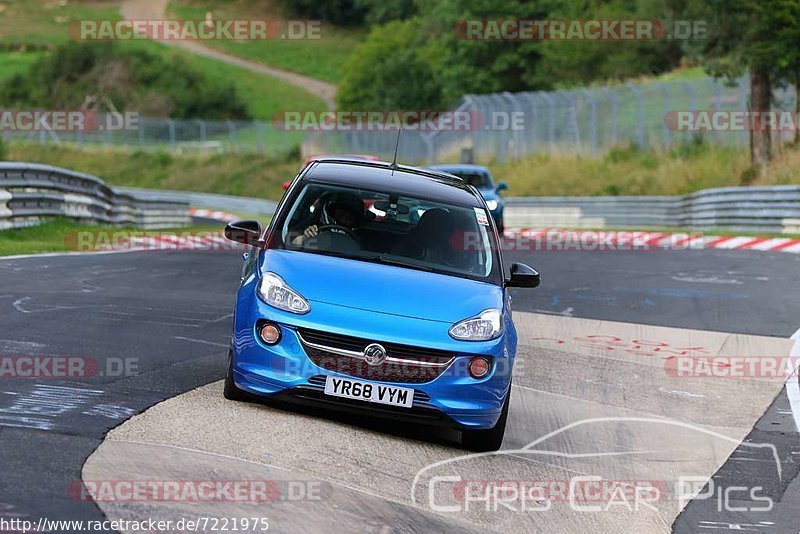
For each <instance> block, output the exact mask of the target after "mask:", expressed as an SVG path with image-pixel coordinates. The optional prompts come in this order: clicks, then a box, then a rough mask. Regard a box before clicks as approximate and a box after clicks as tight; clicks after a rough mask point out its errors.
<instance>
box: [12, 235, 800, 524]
mask: <svg viewBox="0 0 800 534" xmlns="http://www.w3.org/2000/svg"><path fill="white" fill-rule="evenodd" d="M532 256H533V257H532ZM509 259H510V260H520V261H527V262H528V263H531V264H533V265H535V266H537V267H539V268H540V269H541V271H542V273H543V280H544V281H543V286H542V287H541V288H540V289H538V290H535V291H529V292H524V293H523V292H516V294H515V300H514V307H515V309H516V310H518V311H530V312H535V314H524V313H520V314H519V316H520V317H519V319H517V321H518V322H520V321H522V322H524V323H525V325H526V326H525V327H524V328H523V329H521V330H524V331H525V337H524V339H522V343H521V345H522V347H521V361H523V362H524V366H523V368H522V371H523V374H522V375H521V379H520V380H518V381H517V383H518V385H520V386H524V387H518V388H516V389H515V392H514V396H513V398H514V404H513V405H512V417H511V421H512V422H511V427H510V430H509V433H508V438H507V442H506V444H505V445H504V448H505V449H512V448H520V447H523V446H524V445H526V444H527V443H530V441H531V440H532V439H534V438H536V437H540V436H542V435H544V433H545V431H548V432H549V431H556V430H558V429H559V428H562V427H563V426H564V425H565V424H569V423H571V422H575V421H583V420H586V419H587V418H598V417H601V418H614V422H613V424H611V425H610V426H608V425H607V426H605V427H603V428H599V429H598V428H592V429H587V430H586V431H581V432H578V431H576V433H574V435H564V436H563V439H559V440H557V441H556V442H555V450H556V451H561V452H562V453H563V452H565V451H572V450H573V449H574V448H575V447H577V446H578V445H583V444H593V445H598V447H593V448H592V450H591V451H584V453H586V454H588V453H589V452H591V453H602V452H608V450H609V449H613V450H614V451H616V452H617V453H619V452H621V450H623V449H626V448H627V449H628V450H637V451H638V450H647V451H650V455H651V457H649V458H647V459H643V460H637V461H634V462H628V463H626V462H613V463H606V464H603V463H602V462H601V463H594V464H592V462H590V461H589V460H586V459H581V460H576V459H574V458H572V459H569V460H561V461H541V459H531V458H527V459H518V458H516V457H512V456H508V458H507V461H508V464H507V465H505V464H501V465H497V464H492V465H491V466H486V465H469V466H467V467H465V468H464V469H463V472H465V473H467V474H470V473H471V474H473V475H474V476H475V477H484V478H486V477H487V475H486V474H487V473H490V474H491V476H492V477H495V478H498V477H499V478H504V477H505V478H509V477H511V476H514V477H516V478H517V479H520V478H522V479H527V480H543V479H544V480H563V479H564V478H565V473H576V472H577V473H584V474H588V473H595V472H601V474H603V475H605V477H606V478H607V477H609V476H616V477H618V478H617V479H623V480H631V479H637V480H639V479H641V478H643V477H649V478H647V479H648V480H652V479H657V480H661V481H668V482H669V483H672V482H674V480H675V476H676V473H678V474H680V473H685V472H689V473H691V474H698V475H702V476H704V477H706V479H707V478H708V477H710V476H711V475H713V474H714V473H715V472H716V475H715V477H717V479H720V480H731V481H736V480H738V481H743V480H745V479H749V480H751V484H752V480H753V479H754V478H756V479H758V480H764V481H765V485H766V486H768V488H769V491H770V492H771V493H770V495H772V496H773V497H775V501H776V503H777V504H776V506H775V509H774V511H773V512H772V513H771V514H770V515H769V516H768V518H767V519H764V516H763V515H761V516H756V517H753V516H752V514H750V513H748V512H731V513H729V512H716V511H715V510H713V509H709V508H708V507H709V505H710V503H711V502H712V501H710V500H702V501H700V500H696V501H693V502H692V503H690V504H689V505H688V506H687V507H686V509H685V510H684V512H683V514H682V515H681V516H680V517H678V519H677V522H676V523H675V528H676V530H677V531H681V532H695V531H698V532H699V531H713V530H720V529H721V530H725V529H731V530H743V528H742V525H745V524H747V525H757V526H756V527H748V528H751V529H755V530H763V531H768V532H796V531H797V529H796V525H798V524H800V517H799V516H800V513H799V512H798V507H797V506H796V503H797V502H798V494H800V492H799V491H798V488H797V486H796V485H797V480H796V479H795V476H796V474H797V473H796V468H795V467H794V466H795V465H796V464H797V461H796V458H797V454H798V453H800V447H799V446H798V435H797V433H796V427H795V422H794V419H793V415H792V411H791V409H790V408H789V401H788V399H787V396H786V393H785V392H784V390H783V388H782V384H780V383H775V382H774V381H722V382H720V381H714V380H710V381H702V382H691V383H687V382H686V381H685V380H684V381H682V382H681V381H677V382H676V380H677V379H675V378H673V377H670V376H668V374H666V373H665V372H664V364H663V361H661V359H659V358H652V357H650V358H647V357H645V358H644V359H643V358H642V356H643V354H636V352H640V353H641V352H642V351H641V348H640V349H639V350H633V353H631V352H630V351H629V350H626V349H631V347H623V346H622V345H623V344H627V343H631V342H632V340H635V339H639V340H641V339H642V338H645V339H648V340H650V341H658V342H659V343H667V344H669V345H670V346H672V347H678V346H680V345H682V344H684V343H690V344H692V343H693V342H702V343H703V344H704V345H703V346H705V347H706V348H708V349H709V350H711V351H712V352H713V353H715V354H744V355H749V354H761V353H763V351H765V350H766V351H772V354H780V355H783V354H785V352H786V351H788V350H790V347H791V343H790V342H788V341H787V340H786V338H788V337H789V336H790V335H791V334H792V333H793V332H794V331H795V330H797V328H798V327H799V326H800V313H798V312H799V311H800V303H798V301H799V300H800V299H798V297H799V296H800V295H798V290H797V288H798V287H800V284H798V282H800V280H798V278H800V257H798V256H796V255H792V254H780V253H757V252H751V251H713V250H705V251H685V252H679V251H652V252H618V253H615V252H597V253H588V252H546V253H545V252H542V253H537V254H531V253H510V254H509ZM239 267H240V259H239V257H238V254H236V253H210V252H186V251H184V252H142V253H126V254H108V255H92V256H52V257H39V258H22V259H0V306H1V307H2V309H3V313H2V314H0V354H1V355H5V356H8V355H11V356H19V355H38V356H41V355H62V356H65V355H67V356H85V357H88V358H91V359H92V360H93V361H96V362H97V366H98V369H99V370H100V371H101V373H98V375H95V376H92V377H88V378H80V379H71V380H62V379H36V380H26V379H4V380H3V383H2V385H3V387H2V389H1V390H0V442H1V443H2V447H1V448H0V462H2V465H3V476H2V480H1V482H2V484H1V485H0V514H2V517H20V518H30V519H38V518H39V517H47V518H49V519H89V518H100V517H102V512H101V510H100V508H98V507H97V505H95V504H94V503H92V502H82V501H80V500H76V498H75V496H74V494H72V495H71V492H70V489H71V488H74V487H75V486H74V484H75V483H76V481H79V480H80V479H81V476H82V475H81V468H82V466H83V464H84V461H85V460H86V458H87V457H89V455H90V454H92V452H93V451H95V449H97V448H98V446H99V445H100V444H101V443H102V439H103V436H104V435H105V434H106V433H107V432H108V431H109V430H110V429H112V428H114V427H116V426H118V425H119V424H120V423H122V422H123V421H125V420H128V419H129V418H130V417H131V416H132V415H134V414H137V413H140V412H143V411H144V410H146V409H147V408H148V407H151V406H153V405H154V404H157V403H159V402H160V401H163V400H165V399H169V398H172V397H175V396H176V395H180V394H181V393H183V392H186V391H190V390H192V389H194V388H196V387H198V386H201V385H204V384H210V383H212V382H215V381H217V380H218V379H219V378H221V376H222V374H223V368H224V354H225V351H226V348H225V347H226V343H227V337H228V333H229V329H230V312H231V305H232V302H233V294H234V291H235V289H236V285H237V281H238V273H239ZM542 314H547V315H549V317H548V316H547V315H542ZM580 318H586V319H599V320H601V321H591V320H590V321H588V322H587V321H582V320H581V319H580ZM609 321H611V322H609ZM636 325H641V326H636ZM646 325H661V326H667V327H672V328H668V329H664V330H659V329H657V328H656V329H653V327H652V326H646ZM705 331H715V332H727V333H740V334H747V335H745V336H726V335H722V334H710V333H708V332H705ZM587 335H595V336H600V335H602V336H614V337H613V338H610V337H604V338H602V339H603V340H605V341H608V340H609V339H616V338H617V337H619V338H620V339H621V338H622V337H623V336H628V337H627V338H626V339H625V340H624V341H620V342H616V341H614V343H619V345H614V347H613V349H614V350H611V349H608V348H607V347H606V348H603V347H601V348H600V349H598V348H597V347H596V346H593V345H594V344H593V343H587V341H586V336H587ZM647 336H649V337H647ZM759 336H774V337H775V338H777V339H765V338H763V337H759ZM577 339H582V340H583V341H576V340H577ZM592 339H593V340H596V339H598V338H592ZM558 341H563V343H558ZM567 345H569V346H567ZM584 345H588V350H586V347H585V346H584ZM730 351H733V352H730ZM610 352H613V355H609V354H610ZM650 356H653V355H652V354H650ZM120 363H122V364H126V363H127V364H128V365H135V366H136V367H135V370H134V372H132V373H127V374H125V373H123V374H122V376H112V375H119V373H117V372H116V368H117V367H119V364H120ZM109 371H114V372H109ZM99 374H103V375H105V376H99ZM183 410H185V413H184V412H183ZM634 412H635V417H633V415H634ZM644 416H646V417H644ZM624 417H628V418H629V419H636V418H638V419H643V418H653V417H656V418H664V417H667V418H670V420H677V421H682V422H683V423H685V424H686V425H689V426H685V427H680V429H678V430H676V428H665V427H666V425H665V424H663V423H661V422H656V423H654V424H653V425H651V424H650V423H648V422H645V421H633V420H629V421H621V420H619V419H621V418H624ZM601 426H602V425H601ZM656 427H658V429H654V428H656ZM581 428H582V427H581ZM587 428H588V427H587ZM698 429H700V430H698ZM703 429H704V430H708V431H709V432H712V433H713V435H712V434H704V432H703ZM579 430H580V429H579ZM698 436H705V437H703V438H702V439H701V438H699V437H698ZM708 436H712V437H711V438H709V437H708ZM745 437H747V439H748V440H749V441H752V442H759V443H773V444H775V446H776V450H777V454H778V456H779V462H780V465H782V466H783V469H782V470H781V473H780V476H779V477H776V469H775V465H776V463H775V462H774V461H771V458H767V459H766V460H765V459H764V458H745V457H747V455H748V454H750V451H748V450H747V447H745V446H743V445H739V442H740V441H741V440H742V439H744V438H745ZM155 438H158V441H157V442H153V441H152V440H153V439H155ZM709 440H710V441H711V442H713V444H711V445H709V443H710V441H709ZM665 443H669V444H671V445H673V446H672V447H668V448H666V449H665V448H664V444H665ZM676 444H677V445H680V446H679V447H677V448H676ZM323 445H324V446H323ZM551 445H552V444H551ZM657 445H660V446H657ZM737 445H738V447H737ZM578 448H580V447H578ZM653 451H657V452H653ZM665 451H672V452H671V453H669V454H668V453H667V452H665ZM676 451H677V452H676ZM698 451H700V452H698ZM709 451H711V453H709ZM304 453H307V454H313V456H305V455H304ZM463 454H464V451H463V450H460V449H458V448H457V445H456V444H455V442H454V441H453V436H451V435H448V434H447V433H444V434H442V435H438V434H435V435H430V434H428V433H422V434H421V433H420V432H419V431H418V430H415V429H413V428H405V427H400V426H397V425H390V426H389V427H387V425H386V424H384V423H378V422H369V421H353V420H350V419H347V418H343V417H337V416H333V415H328V414H310V413H303V412H294V411H285V410H283V409H279V408H276V407H268V406H261V405H246V404H239V403H227V402H223V401H222V400H221V398H220V391H219V386H218V384H211V385H209V386H207V387H203V388H201V389H198V390H196V391H192V392H190V393H188V394H187V395H183V396H179V397H177V398H175V399H172V400H170V401H168V402H166V403H162V404H160V405H158V406H156V407H155V408H154V409H152V410H150V411H148V412H147V413H146V414H145V415H143V416H141V417H136V418H133V419H131V420H130V421H129V422H128V423H126V424H125V425H123V426H121V427H120V428H118V429H117V430H116V431H115V432H114V433H113V434H112V435H111V436H110V439H109V440H107V441H106V442H105V444H104V445H103V447H101V448H100V449H99V450H98V451H97V453H96V454H95V455H93V456H92V460H90V461H89V462H88V463H87V464H86V466H85V470H84V473H83V478H84V479H86V480H92V479H95V480H97V479H103V477H104V479H109V478H112V479H116V480H122V479H126V478H125V477H126V476H127V479H130V478H138V477H141V476H144V477H145V478H147V477H148V476H150V475H153V474H154V473H158V474H163V473H164V469H165V468H166V466H172V467H171V469H172V471H170V472H171V473H172V474H173V475H174V476H175V477H176V478H179V477H183V478H184V479H185V478H191V477H194V479H197V478H198V477H199V476H201V475H202V474H206V475H208V477H207V478H210V477H211V476H212V475H214V476H217V475H219V474H220V473H224V474H225V476H227V477H228V478H229V479H235V478H237V477H238V478H241V477H248V476H249V477H252V476H255V477H258V476H261V477H262V478H263V477H264V475H265V473H268V474H269V477H271V478H272V479H275V480H281V481H282V482H281V484H283V485H287V484H292V483H297V482H298V481H300V480H308V481H310V482H309V483H312V482H313V483H316V484H321V488H322V490H321V491H322V495H323V496H324V497H325V498H323V499H321V500H319V501H315V502H308V501H306V500H302V499H301V500H299V501H295V502H281V503H279V504H280V505H274V506H272V507H267V508H265V509H263V510H260V511H261V513H262V514H265V515H267V516H268V517H270V518H271V519H272V521H273V526H274V527H275V528H276V530H278V531H291V530H300V528H301V526H304V527H308V528H314V527H317V528H322V527H325V526H327V527H330V526H331V525H335V526H338V527H341V529H342V530H344V529H347V528H350V529H357V530H366V531H391V530H398V531H406V530H422V529H425V530H431V529H433V530H442V529H444V528H446V527H448V526H450V527H456V528H459V529H481V528H499V527H503V528H499V529H500V530H503V529H505V530H529V529H530V528H531V527H535V528H536V529H539V530H548V531H557V532H562V531H563V532H573V531H574V532H578V531H585V529H586V528H593V529H595V531H598V529H599V531H605V530H606V529H607V527H609V526H612V525H613V526H616V527H629V528H630V529H631V530H627V531H639V532H642V531H655V532H664V531H669V529H670V525H671V523H672V520H673V519H674V516H675V515H677V512H678V511H679V510H680V508H679V507H677V506H673V504H674V503H673V502H672V500H674V499H673V498H674V495H673V496H669V497H665V499H667V501H669V503H670V506H664V507H659V509H658V511H657V512H653V511H650V510H649V509H645V510H642V511H640V513H634V514H624V513H622V514H615V513H612V512H608V513H604V514H575V513H572V512H573V511H571V510H569V509H567V510H564V507H563V506H562V507H561V508H560V509H559V510H557V512H559V513H550V514H536V515H534V516H531V514H530V513H528V514H526V515H525V516H524V517H521V516H520V515H519V514H511V513H506V514H501V516H497V517H495V516H492V515H491V514H490V515H486V514H482V513H475V514H472V513H457V514H453V513H449V514H443V513H437V512H435V511H433V510H431V509H430V508H429V507H427V506H425V505H424V499H423V500H421V501H420V502H422V505H418V506H416V505H413V504H412V502H411V497H410V493H409V492H410V489H411V488H410V487H409V480H410V479H409V477H411V478H413V476H414V474H415V472H416V469H417V468H420V467H424V466H426V465H428V464H430V463H432V462H436V461H442V460H446V459H452V458H455V457H458V456H461V455H463ZM220 455H223V456H224V457H223V456H220ZM512 458H513V459H512ZM737 458H738V459H739V460H740V461H737ZM742 458H745V459H742ZM243 459H244V460H247V461H246V462H245V461H243ZM726 460H727V461H726ZM768 460H769V461H768ZM687 461H690V462H691V463H690V465H689V466H688V467H691V469H688V470H684V471H680V470H679V471H675V470H672V471H669V472H664V471H663V470H660V469H656V470H653V466H663V465H669V464H678V465H681V466H683V467H687ZM478 462H480V461H478ZM575 462H578V463H579V464H580V465H578V464H576V463H575ZM742 466H744V467H746V468H747V469H744V468H743V467H742ZM634 467H636V469H633V468H634ZM594 468H597V470H595V469H594ZM656 473H658V474H657V477H656V475H655V474H656ZM526 477H527V478H526ZM150 479H152V476H150ZM282 489H283V486H282ZM412 497H413V496H412ZM418 497H419V498H420V499H422V495H419V496H418ZM792 503H795V505H794V506H792ZM139 504H140V506H114V505H113V503H112V504H109V503H101V506H102V507H103V510H104V511H105V512H106V513H107V514H109V517H139V516H141V515H145V516H146V515H148V513H150V515H157V516H158V515H161V514H170V513H171V514H173V515H176V514H177V515H180V514H184V515H185V514H187V513H196V512H197V509H196V508H195V509H191V507H187V508H189V510H187V509H182V508H181V507H180V506H177V507H154V506H152V503H151V506H149V507H148V506H141V503H139ZM417 504H419V503H417ZM242 506H244V505H242ZM244 508H245V509H244V510H233V509H232V508H231V507H230V506H223V507H222V508H220V509H218V510H210V512H215V513H216V515H220V514H223V513H224V514H227V515H231V513H234V512H236V513H239V512H242V513H244V512H249V513H252V509H251V508H247V507H246V506H245V507H244ZM153 512H157V513H155V514H154V513H153ZM204 512H209V511H208V510H204ZM207 515H208V514H207ZM495 521H500V523H498V524H497V526H496V527H495V526H494V525H495ZM737 525H738V527H737ZM792 526H794V527H795V528H794V530H784V529H791V528H792ZM336 530H339V529H338V528H337V529H336ZM617 530H619V529H617ZM622 531H626V528H622Z"/></svg>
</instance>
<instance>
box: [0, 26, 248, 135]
mask: <svg viewBox="0 0 800 534" xmlns="http://www.w3.org/2000/svg"><path fill="white" fill-rule="evenodd" d="M126 44H128V45H130V43H126ZM0 99H2V102H3V103H4V105H5V106H13V107H18V108H19V107H43V108H51V109H77V108H81V107H84V106H85V105H86V104H89V103H90V101H98V102H102V103H105V104H106V105H105V106H103V109H105V108H106V107H110V106H108V103H109V102H110V103H111V104H112V105H113V106H114V107H115V108H116V109H117V110H118V111H126V110H127V111H138V112H139V113H141V114H142V115H145V116H169V117H173V118H193V117H203V118H207V119H247V118H249V117H248V116H247V110H246V106H245V104H244V103H243V102H242V101H241V99H240V98H239V96H238V95H237V93H236V88H235V87H234V85H233V84H232V83H230V82H224V81H219V80H216V79H212V78H209V77H207V76H205V75H204V74H203V73H202V72H200V71H198V70H196V69H195V68H193V67H192V66H191V65H189V64H187V63H186V61H184V60H183V59H182V58H180V57H178V56H172V57H169V56H168V57H164V56H162V55H158V54H154V53H152V52H149V51H147V50H144V49H143V48H141V47H136V46H122V45H119V44H117V43H113V42H82V43H78V42H68V43H66V44H64V45H61V46H59V47H57V48H56V49H55V50H54V51H53V53H52V54H48V55H46V56H44V57H42V58H41V59H40V60H38V61H37V62H36V63H34V64H33V65H31V67H30V69H29V70H28V71H27V72H26V73H25V74H18V75H15V76H13V77H11V78H9V79H8V80H6V81H5V83H3V84H2V85H1V86H0Z"/></svg>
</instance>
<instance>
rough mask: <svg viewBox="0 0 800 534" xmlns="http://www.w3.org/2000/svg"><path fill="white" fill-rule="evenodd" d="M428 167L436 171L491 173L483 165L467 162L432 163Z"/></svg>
mask: <svg viewBox="0 0 800 534" xmlns="http://www.w3.org/2000/svg"><path fill="white" fill-rule="evenodd" d="M428 168H429V169H433V170H438V171H445V172H453V171H456V172H458V171H465V172H485V173H486V174H491V173H490V172H489V169H488V168H487V167H484V166H483V165H471V164H468V163H452V164H449V165H432V166H430V167H428Z"/></svg>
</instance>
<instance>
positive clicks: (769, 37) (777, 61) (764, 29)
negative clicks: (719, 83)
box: [684, 0, 800, 82]
mask: <svg viewBox="0 0 800 534" xmlns="http://www.w3.org/2000/svg"><path fill="white" fill-rule="evenodd" d="M684 13H686V14H689V15H691V16H694V17H698V18H705V19H706V20H708V25H709V27H711V28H714V30H715V31H714V32H713V33H712V35H711V36H710V38H709V39H708V41H707V42H705V43H701V44H698V45H697V46H695V48H694V50H693V52H694V53H695V54H697V55H699V56H700V57H702V58H703V59H704V60H705V62H706V64H707V67H708V69H709V71H710V72H711V73H712V74H714V75H716V76H724V77H728V78H735V77H736V76H739V75H740V74H742V73H744V72H747V71H755V70H761V71H765V72H768V73H769V75H770V78H771V79H772V80H774V81H775V82H779V81H780V80H781V79H782V78H787V77H788V78H790V79H791V80H792V81H795V79H796V75H797V73H798V69H799V68H800V3H798V2H797V1H796V0H759V1H758V2H751V1H749V0H706V2H697V3H689V4H688V5H687V6H686V8H685V11H684Z"/></svg>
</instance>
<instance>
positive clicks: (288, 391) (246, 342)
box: [233, 299, 515, 429]
mask: <svg viewBox="0 0 800 534" xmlns="http://www.w3.org/2000/svg"><path fill="white" fill-rule="evenodd" d="M260 319H266V320H269V321H273V322H275V323H277V324H278V325H279V326H280V328H281V333H282V337H281V340H280V342H279V343H278V344H277V345H274V346H267V345H265V344H263V343H262V342H261V341H260V339H258V337H257V335H256V328H255V325H256V323H257V321H258V320H260ZM343 319H344V321H345V322H346V324H347V325H359V328H358V330H352V329H345V328H341V327H340V328H336V327H335V326H332V325H337V324H339V325H341V324H342V322H343ZM235 323H236V324H235V333H234V339H233V379H234V382H235V383H236V385H237V386H238V387H240V388H241V389H243V390H245V391H247V392H249V393H252V394H255V395H258V396H263V397H272V398H275V399H280V400H284V401H289V402H295V403H302V404H312V405H321V406H328V407H332V408H335V409H337V410H343V411H351V412H353V411H354V412H357V413H361V414H369V415H374V416H379V417H389V418H392V419H395V420H409V421H415V422H417V423H430V424H435V425H439V426H453V427H456V428H460V429H486V428H492V427H494V426H495V424H496V423H497V420H498V419H499V417H500V413H501V411H502V407H503V403H504V401H505V398H506V395H507V394H508V388H509V385H510V380H511V369H512V366H513V355H514V349H515V346H509V345H515V344H514V343H513V341H515V337H514V335H511V336H509V335H507V333H506V334H504V335H503V336H501V337H500V338H498V339H496V340H492V341H487V342H459V341H455V340H453V339H451V338H450V337H449V335H447V329H448V327H449V325H446V324H443V323H436V322H432V321H424V320H420V319H412V318H398V317H396V316H386V315H383V314H379V313H374V312H367V311H364V310H354V309H348V310H347V312H346V316H345V317H343V316H342V310H341V308H339V307H337V306H333V305H330V304H324V303H319V302H315V303H314V305H313V306H312V312H310V313H309V314H307V315H294V314H290V313H286V312H282V311H280V310H275V309H273V308H271V307H269V306H267V305H266V304H264V303H262V302H261V301H259V300H258V299H250V302H242V301H240V302H239V305H238V306H237V310H236V320H235ZM398 323H401V324H398ZM298 328H308V329H315V330H327V331H331V332H334V333H338V334H342V335H354V336H357V337H362V338H368V339H374V340H376V341H383V342H388V343H399V344H405V345H416V346H425V347H427V348H431V349H439V350H448V351H451V352H452V353H453V354H454V355H455V358H454V360H453V362H452V363H451V364H450V366H449V367H447V369H446V370H445V371H444V372H442V373H441V374H440V375H439V376H438V377H436V378H435V379H433V380H431V381H429V382H424V383H399V382H387V381H381V382H380V383H383V384H389V385H396V386H400V387H406V388H412V389H414V391H415V395H414V404H413V407H412V408H400V407H392V406H388V405H381V404H375V403H369V402H364V401H358V400H349V399H343V398H338V397H331V396H328V395H325V394H324V385H325V377H326V376H344V377H347V378H351V379H353V380H360V381H367V382H374V381H371V380H365V379H363V378H358V377H354V376H349V375H347V374H342V373H337V372H335V371H331V370H326V369H323V368H321V367H319V366H317V365H315V364H314V363H313V362H312V361H311V359H309V357H308V355H307V354H306V352H305V349H304V347H303V344H302V343H301V340H300V338H299V335H298V332H297V329H298ZM512 328H513V327H512ZM390 332H413V335H411V336H407V335H406V336H404V335H402V334H401V335H391V334H388V333H390ZM442 334H443V335H442ZM421 339H424V340H426V342H424V343H423V342H420V341H419V340H421ZM466 351H468V352H466ZM476 354H482V355H486V356H491V357H492V359H493V361H494V365H493V367H492V371H491V372H490V373H489V375H487V376H486V377H485V378H483V379H480V380H476V379H474V378H472V377H470V376H469V374H468V373H467V363H468V362H469V360H470V359H471V358H472V356H474V355H476Z"/></svg>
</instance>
